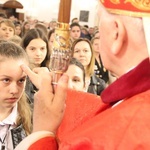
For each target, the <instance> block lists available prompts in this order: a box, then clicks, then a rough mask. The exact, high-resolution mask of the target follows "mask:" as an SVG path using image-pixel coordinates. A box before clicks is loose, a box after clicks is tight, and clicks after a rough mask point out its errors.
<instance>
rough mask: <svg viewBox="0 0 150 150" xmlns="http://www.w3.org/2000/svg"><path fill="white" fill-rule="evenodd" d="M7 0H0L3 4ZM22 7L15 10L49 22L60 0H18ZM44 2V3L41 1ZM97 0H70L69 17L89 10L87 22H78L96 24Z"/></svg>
mask: <svg viewBox="0 0 150 150" xmlns="http://www.w3.org/2000/svg"><path fill="white" fill-rule="evenodd" d="M6 1H7V0H0V4H3V3H4V2H6ZM18 1H19V2H20V3H21V4H22V5H23V6H24V9H17V12H22V13H25V16H26V15H28V16H32V17H34V18H36V19H38V20H40V21H46V22H50V21H51V20H57V17H58V10H59V2H60V0H18ZM43 2H44V3H43ZM98 3H99V0H72V8H71V17H70V20H71V19H72V18H74V17H77V18H79V16H80V11H81V10H86V11H89V20H88V22H80V23H81V25H84V24H87V25H89V26H95V25H97V7H98Z"/></svg>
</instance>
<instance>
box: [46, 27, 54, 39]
mask: <svg viewBox="0 0 150 150" xmlns="http://www.w3.org/2000/svg"><path fill="white" fill-rule="evenodd" d="M53 33H55V29H52V30H50V31H49V33H48V40H49V39H50V37H51V35H52V34H53Z"/></svg>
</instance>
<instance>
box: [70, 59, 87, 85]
mask: <svg viewBox="0 0 150 150" xmlns="http://www.w3.org/2000/svg"><path fill="white" fill-rule="evenodd" d="M69 65H76V66H77V67H79V68H80V69H81V70H82V72H83V82H84V84H85V70H84V66H83V65H82V64H81V62H80V61H78V60H77V59H76V58H74V57H72V58H71V60H70V62H69Z"/></svg>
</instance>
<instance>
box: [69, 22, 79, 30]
mask: <svg viewBox="0 0 150 150" xmlns="http://www.w3.org/2000/svg"><path fill="white" fill-rule="evenodd" d="M75 26H78V27H79V28H80V29H81V26H80V25H79V24H78V23H77V22H73V23H72V24H71V25H70V29H72V28H73V27H75Z"/></svg>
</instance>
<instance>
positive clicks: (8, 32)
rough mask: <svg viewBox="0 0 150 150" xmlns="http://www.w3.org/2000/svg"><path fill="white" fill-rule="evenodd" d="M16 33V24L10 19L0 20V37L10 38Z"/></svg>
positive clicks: (3, 38)
mask: <svg viewBox="0 0 150 150" xmlns="http://www.w3.org/2000/svg"><path fill="white" fill-rule="evenodd" d="M14 35H15V25H14V23H13V22H12V21H11V20H9V19H4V20H1V21H0V39H1V40H9V39H10V38H11V37H13V36H14Z"/></svg>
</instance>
